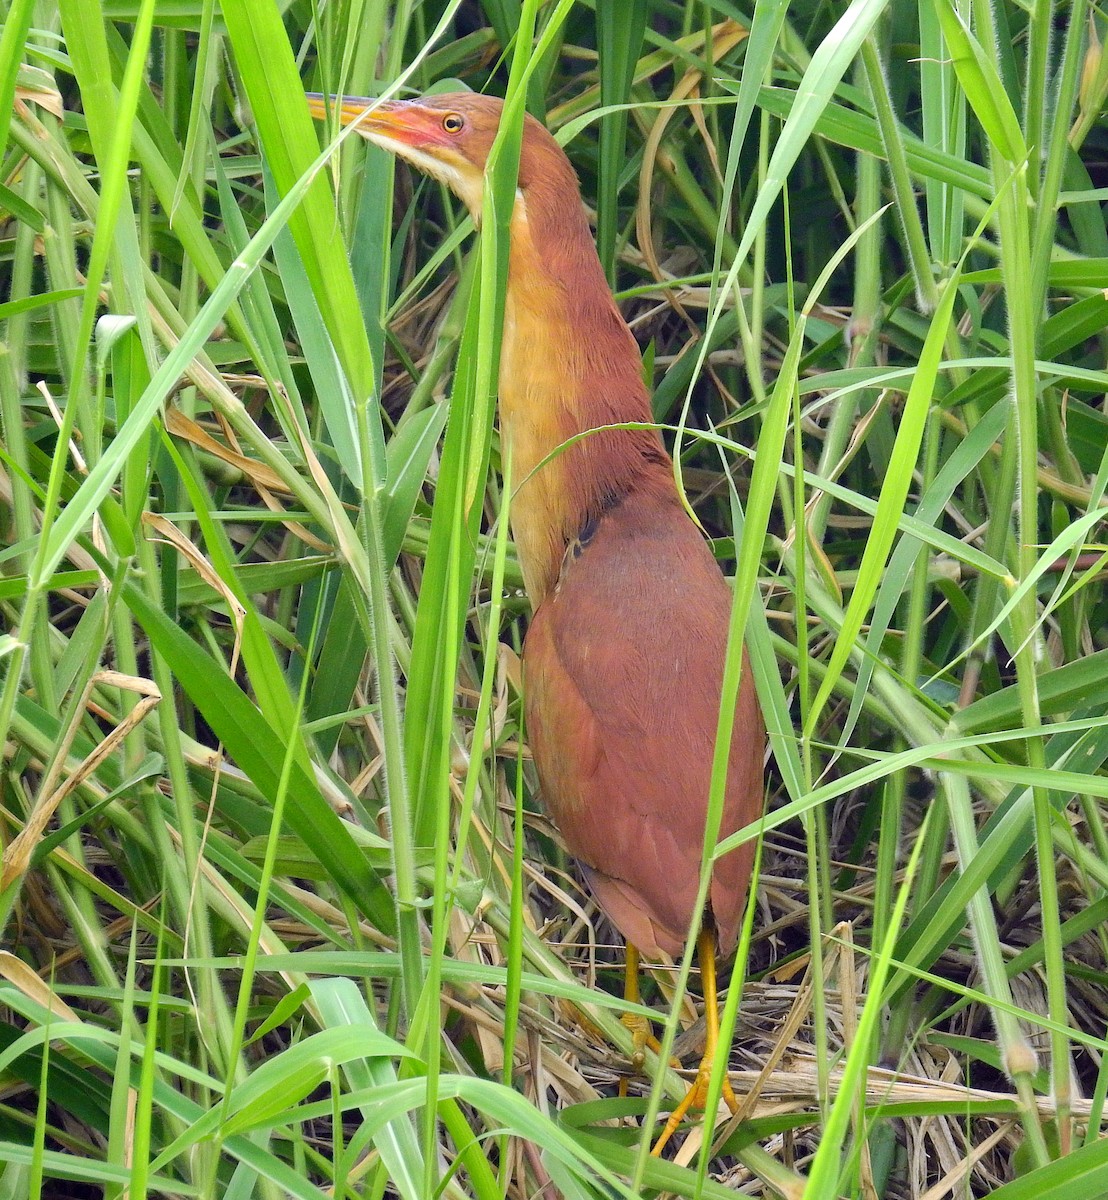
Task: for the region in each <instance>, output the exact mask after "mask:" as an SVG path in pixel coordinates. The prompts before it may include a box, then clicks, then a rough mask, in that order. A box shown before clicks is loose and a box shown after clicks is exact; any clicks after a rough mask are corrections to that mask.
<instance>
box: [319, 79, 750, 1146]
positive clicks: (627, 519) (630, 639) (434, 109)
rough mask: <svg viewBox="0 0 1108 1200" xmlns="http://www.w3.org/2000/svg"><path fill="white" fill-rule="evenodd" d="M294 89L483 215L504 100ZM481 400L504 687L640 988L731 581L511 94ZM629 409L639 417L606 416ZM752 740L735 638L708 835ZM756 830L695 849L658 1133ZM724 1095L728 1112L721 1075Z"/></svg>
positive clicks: (734, 811) (732, 925)
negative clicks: (514, 661)
mask: <svg viewBox="0 0 1108 1200" xmlns="http://www.w3.org/2000/svg"><path fill="white" fill-rule="evenodd" d="M308 103H309V108H310V109H311V112H312V115H313V116H316V117H323V116H325V115H327V114H328V113H329V112H331V111H334V112H337V113H338V115H339V118H340V120H341V122H342V123H343V124H352V123H356V124H357V130H358V132H359V133H361V134H362V136H364V137H365V138H366V139H367V140H368V141H370V142H372V143H374V144H376V145H378V146H381V147H383V148H384V149H385V150H387V151H389V152H391V153H392V154H394V155H395V156H397V157H398V158H401V159H404V160H406V161H407V162H408V163H410V164H411V165H412V166H413V167H415V168H416V169H418V170H419V171H422V172H424V173H425V174H427V175H430V176H432V177H433V178H435V179H438V180H439V181H441V182H442V183H445V184H446V186H447V187H448V188H450V189H451V191H453V192H454V194H455V195H456V196H457V197H458V198H459V199H460V200H461V201H462V203H463V204H464V205H465V206H466V208H467V209H468V210H469V212H470V214H471V215H472V217H473V218H474V222H475V224H477V225H479V224H480V218H481V208H482V196H483V180H484V176H483V172H484V168H485V165H486V162H487V160H488V156H489V152H490V150H491V149H492V145H493V140H494V138H495V136H496V133H497V129H498V127H499V124H500V117H501V113H502V110H503V101H501V100H499V99H497V98H495V97H492V96H485V95H480V94H477V93H472V92H449V93H442V94H435V95H425V96H422V97H416V98H414V99H410V100H386V101H379V100H373V99H367V98H358V97H347V96H342V97H324V96H322V95H318V94H309V97H308ZM499 418H500V432H501V438H502V441H503V442H506V443H507V444H508V446H509V447H510V453H511V458H512V463H513V475H514V476H515V478H517V479H522V480H523V482H522V483H521V484H520V485H519V486H518V487H517V488H516V490H515V492H514V494H513V495H512V496H511V500H510V510H509V515H510V522H511V529H512V536H513V539H514V541H515V545H516V549H517V553H518V556H519V561H520V565H521V568H522V572H523V579H524V585H525V590H526V592H527V596H528V598H529V600H530V604H531V609H532V614H531V618H530V624H529V626H528V629H527V633H526V637H525V640H524V645H523V655H522V658H523V707H524V724H525V729H526V732H527V738H528V742H529V745H530V749H531V754H532V758H533V761H534V765H535V769H536V773H537V776H538V781H539V789H540V793H541V796H542V800H543V803H544V805H545V807H546V809H547V811H548V812H549V814H550V816H551V817H552V818H553V821H554V824H555V825H556V827H557V828H558V830H559V831H560V833H561V836H562V838H563V840H564V842H565V844H566V847H567V849H568V850H569V852H570V853H571V854H572V855H573V856H574V858H575V859H576V860H577V862H578V864H579V865H580V869H581V872H582V874H583V876H584V879H585V882H586V884H587V886H588V888H589V890H590V891H591V893H592V895H593V896H594V898H595V899H596V901H597V903H598V904H599V906H600V908H601V909H602V910H603V912H604V913H605V914H606V915H607V916H608V918H609V919H610V920H611V921H612V923H613V924H614V925H615V926H616V928H617V929H618V930H619V931H620V933H621V934H622V935H623V936H624V938H625V939H626V941H627V945H628V954H627V960H628V984H627V987H626V990H625V995H626V996H627V997H628V998H630V999H637V998H638V991H637V968H638V958H639V955H640V954H642V955H644V956H646V957H648V958H654V959H658V958H661V957H663V955H669V956H671V957H677V956H679V955H680V953H681V951H682V949H683V947H684V944H685V942H686V939H687V936H688V931H689V928H690V926H691V924H692V921H693V918H694V916H696V915H697V914H696V912H695V908H696V902H697V894H698V887H699V878H700V872H701V866H702V859H703V841H704V828H705V821H706V812H707V807H708V793H709V786H710V779H711V773H712V760H713V752H714V747H715V739H716V728H717V723H718V718H719V708H720V695H721V690H722V680H723V664H724V657H725V653H726V646H727V636H728V625H729V620H730V613H731V602H732V601H731V590H730V587H729V586H728V584H727V582H726V580H725V579H724V577H723V574H722V572H721V570H720V568H719V565H718V564H717V562H716V560H715V557H714V555H713V554H712V551H711V549H710V547H709V546H708V544H707V542H706V540H705V538H704V536H703V534H702V533H701V531H700V529H699V528H698V526H697V525H696V523H694V521H693V519H692V518H691V517H690V515H689V512H688V510H687V509H686V507H685V504H684V503H683V499H682V495H681V493H680V492H679V489H678V486H677V482H676V479H675V474H674V469H673V462H672V460H671V458H670V456H669V454H668V453H667V451H666V448H665V446H664V443H663V440H662V438H661V435H660V433H659V431H658V430H657V428H656V427H653V420H654V418H653V414H652V412H651V406H650V396H649V393H648V390H647V387H646V384H645V382H644V380H643V371H642V357H641V353H640V350H639V346H638V343H637V342H636V340H635V337H634V335H633V334H632V332H631V330H630V329H629V327H628V325H627V323H626V321H625V320H624V318H623V315H622V314H621V312H620V310H619V308H618V307H617V305H616V302H615V299H614V297H613V295H612V292H611V289H610V288H609V286H608V281H607V278H606V277H605V274H604V270H603V268H602V266H601V264H600V259H599V257H598V255H597V252H596V245H595V242H594V240H593V235H592V231H591V229H590V226H589V222H588V217H587V214H586V211H585V208H584V205H583V203H582V200H581V194H580V186H579V182H578V179H577V175H576V172H575V171H574V168H573V165H572V164H571V162H570V160H569V158H568V157H567V156H566V154H565V152H564V151H563V150H562V148H561V147H560V146H559V145H558V143H557V141H556V140H555V139H554V137H553V136H552V135H551V134H550V132H549V131H548V130H547V129H546V128H545V127H544V126H543V125H542V124H541V122H539V121H538V120H537V119H535V118H534V117H533V116H531V115H530V114H527V115H526V116H525V117H524V122H523V133H522V142H521V146H520V158H519V174H518V181H517V190H516V197H515V202H514V208H513V211H512V216H511V221H510V226H509V266H508V280H507V292H506V296H505V308H504V324H503V337H502V344H501V351H500V368H499ZM627 425H632V426H636V427H634V428H626V427H624V428H611V427H612V426H627ZM593 431H594V432H593ZM579 435H586V436H579ZM572 439H577V440H575V441H574V440H572ZM567 442H571V444H570V445H569V446H566V445H565V444H566V443H567ZM560 448H561V449H560ZM764 750H765V726H764V721H763V718H762V714H761V710H760V707H759V704H758V700H757V696H756V693H755V688H754V683H753V677H752V672H751V669H750V663H749V660H748V658H747V656H746V651H745V649H744V651H743V665H742V671H741V682H740V688H739V694H738V700H737V705H736V710H735V720H734V725H733V733H732V740H731V748H730V759H729V763H728V775H727V782H726V788H725V797H724V804H723V815H722V822H721V826H720V831H719V836H720V837H721V838H722V837H725V836H727V835H728V834H731V833H734V832H735V831H736V830H738V829H741V828H743V827H744V826H746V825H749V824H751V823H753V822H755V821H757V820H758V818H759V817H760V815H761V813H762V806H763V790H764V782H763V774H764ZM753 849H754V847H753V843H752V842H746V843H744V844H743V845H742V846H741V847H739V848H738V849H736V850H733V851H731V852H730V853H728V854H726V855H723V856H722V857H720V858H719V859H718V861H716V862H715V864H714V866H713V868H712V877H711V885H710V888H709V891H708V898H707V905H706V910H705V912H704V913H703V914H702V916H703V921H702V924H701V929H700V933H699V935H698V942H697V951H698V957H699V963H700V967H701V980H702V985H703V991H704V1003H705V1013H706V1027H707V1037H706V1045H705V1053H704V1057H703V1059H702V1061H701V1064H700V1068H699V1070H698V1073H697V1077H696V1080H695V1082H694V1083H693V1086H692V1087H691V1088H690V1090H689V1093H688V1095H687V1096H686V1097H685V1099H684V1101H683V1102H682V1104H681V1105H679V1106H677V1108H675V1110H674V1112H673V1113H672V1114H671V1115H670V1119H669V1121H668V1122H667V1125H666V1128H665V1130H664V1131H663V1134H662V1136H661V1137H660V1138H659V1139H658V1141H657V1142H656V1143H655V1145H654V1147H653V1152H654V1153H655V1154H659V1153H660V1152H661V1149H662V1147H663V1146H664V1145H665V1143H666V1141H667V1140H668V1138H669V1137H670V1136H671V1134H672V1132H673V1131H674V1130H676V1129H677V1128H678V1125H679V1122H680V1120H681V1119H682V1118H683V1116H684V1114H685V1113H686V1112H687V1111H688V1109H689V1108H690V1107H703V1106H704V1104H705V1102H706V1096H707V1081H708V1078H709V1076H710V1072H711V1066H712V1063H713V1061H714V1058H715V1055H716V1053H717V1048H718V1047H717V1042H718V1008H717V1004H718V1000H717V988H716V956H717V953H718V954H719V955H720V956H722V957H723V958H727V957H729V956H730V955H731V954H732V953H733V952H734V950H735V947H736V945H737V942H738V937H739V930H740V926H741V923H742V919H743V914H744V910H745V906H746V902H747V891H748V887H749V880H750V874H751V865H752V859H753ZM628 1024H629V1025H630V1026H631V1027H632V1030H633V1033H634V1034H635V1045H636V1049H637V1054H638V1058H639V1060H640V1061H641V1057H642V1055H641V1050H642V1045H644V1044H646V1042H647V1041H650V1042H651V1044H653V1045H655V1046H656V1045H657V1043H656V1042H654V1041H653V1039H650V1038H649V1036H648V1029H646V1028H644V1026H645V1022H642V1023H638V1024H636V1023H634V1022H631V1021H629V1022H628ZM724 1099H725V1100H726V1102H727V1104H728V1106H729V1107H730V1109H731V1111H732V1112H734V1111H735V1110H736V1108H737V1102H736V1100H735V1097H734V1093H733V1091H732V1089H731V1086H730V1084H729V1083H727V1084H726V1085H725V1088H724Z"/></svg>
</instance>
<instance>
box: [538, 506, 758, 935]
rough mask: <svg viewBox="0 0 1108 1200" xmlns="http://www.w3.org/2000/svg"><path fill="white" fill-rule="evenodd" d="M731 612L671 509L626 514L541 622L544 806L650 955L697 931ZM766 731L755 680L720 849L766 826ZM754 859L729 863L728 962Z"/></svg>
mask: <svg viewBox="0 0 1108 1200" xmlns="http://www.w3.org/2000/svg"><path fill="white" fill-rule="evenodd" d="M730 606H731V598H730V592H729V590H728V588H727V585H726V584H725V583H724V581H723V578H722V576H721V575H720V573H719V569H718V567H717V566H716V564H715V562H714V560H713V559H712V556H711V553H710V552H709V551H708V549H707V547H706V546H705V545H704V543H703V540H702V539H701V538H700V535H699V534H698V533H697V531H696V530H695V528H694V527H693V526H692V524H691V523H690V522H689V521H688V519H687V517H685V515H684V514H683V513H682V512H681V511H680V510H679V509H677V508H676V506H675V505H668V504H667V505H662V506H659V505H651V506H646V505H637V504H634V503H632V501H631V499H628V500H625V501H624V502H623V503H622V504H620V505H619V506H618V507H617V508H615V509H613V510H612V511H611V512H610V513H608V514H607V515H606V516H605V517H603V518H602V519H601V521H600V522H599V523H598V525H597V527H596V530H595V532H594V533H593V535H592V537H591V540H590V541H589V542H588V544H587V545H585V546H583V547H581V548H580V549H579V551H578V552H577V553H576V554H574V552H573V551H571V552H570V556H569V560H568V561H567V564H566V567H565V569H564V570H563V574H562V579H561V582H560V584H559V587H558V589H557V591H556V592H555V593H553V594H552V595H550V596H549V597H548V598H547V600H546V601H545V602H544V603H543V604H542V606H541V607H540V609H539V611H538V612H537V613H536V614H535V618H534V620H533V622H532V625H531V629H530V631H529V632H528V636H527V642H526V645H525V648H524V669H525V695H526V705H527V732H528V737H529V740H530V743H531V748H532V752H533V755H534V758H535V763H536V766H537V768H538V772H539V779H540V782H541V785H542V789H543V793H544V796H545V803H546V805H547V807H548V808H549V810H550V812H551V815H552V816H553V818H554V820H555V821H556V823H557V824H558V826H559V828H560V829H561V831H562V835H563V837H564V838H565V840H566V844H567V846H568V847H569V849H570V851H571V852H572V853H573V854H574V855H576V856H577V857H578V858H579V859H580V860H581V861H582V863H583V864H584V865H585V867H586V869H587V874H588V876H589V880H590V884H591V885H592V888H593V891H594V892H595V894H596V896H597V899H598V900H599V901H600V903H601V905H602V907H604V909H605V911H606V912H607V913H608V915H609V916H610V917H611V918H612V920H613V921H614V922H615V924H616V925H617V926H618V927H619V929H620V930H621V932H623V934H624V936H625V937H627V938H628V940H630V941H632V942H634V943H635V944H636V945H638V946H639V947H640V949H642V950H643V951H644V952H645V953H648V954H649V953H651V952H655V953H656V952H657V950H658V949H661V950H665V951H666V952H667V953H669V954H675V953H677V952H678V951H679V950H680V947H681V945H682V944H683V943H684V940H685V934H686V932H687V929H688V925H689V922H690V920H691V918H692V913H693V907H694V904H695V897H696V891H697V884H698V874H699V866H700V861H701V852H702V846H703V836H704V815H705V811H706V807H707V799H708V788H709V781H710V778H711V764H712V754H713V747H714V743H715V731H716V723H717V716H718V711H719V694H720V685H721V679H722V669H723V657H724V652H725V648H726V640H727V624H728V618H729V614H730ZM763 745H764V731H763V730H762V728H761V720H760V717H759V715H758V710H757V705H756V703H755V702H754V699H753V691H752V688H751V686H750V683H749V673H748V672H747V674H746V682H745V683H744V689H743V694H742V696H741V697H740V704H739V710H738V712H737V717H736V723H735V728H734V733H733V735H732V753H731V770H730V775H729V782H728V790H727V797H726V801H725V809H724V818H723V823H722V827H721V831H720V836H721V837H722V836H726V834H728V833H730V832H733V831H734V830H735V829H737V828H739V827H741V826H742V825H744V824H746V823H747V822H749V821H751V820H754V819H755V818H756V816H757V813H758V811H760V806H761V795H762V783H761V776H762V747H763ZM749 860H750V850H749V847H744V848H743V850H742V851H740V852H737V853H735V854H732V855H729V856H728V857H727V858H725V859H724V860H721V862H720V863H719V864H717V866H716V870H715V872H714V874H713V886H712V892H711V901H712V909H713V915H714V917H715V921H716V925H717V929H718V931H719V935H720V942H721V944H722V946H723V948H724V949H725V950H729V949H730V948H731V947H732V946H733V945H734V941H735V937H736V936H737V929H738V923H739V920H740V919H741V914H742V907H743V903H744V901H745V893H746V881H747V876H748V873H749Z"/></svg>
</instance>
